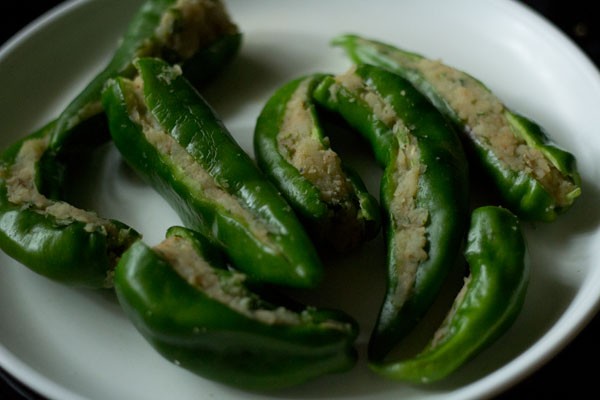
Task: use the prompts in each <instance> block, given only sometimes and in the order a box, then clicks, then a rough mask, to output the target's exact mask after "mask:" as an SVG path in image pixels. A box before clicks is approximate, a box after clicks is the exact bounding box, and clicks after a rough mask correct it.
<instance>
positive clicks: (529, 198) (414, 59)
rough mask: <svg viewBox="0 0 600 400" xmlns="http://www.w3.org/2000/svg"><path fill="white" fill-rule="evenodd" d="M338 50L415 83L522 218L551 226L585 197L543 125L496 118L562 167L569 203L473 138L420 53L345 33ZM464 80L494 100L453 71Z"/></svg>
mask: <svg viewBox="0 0 600 400" xmlns="http://www.w3.org/2000/svg"><path fill="white" fill-rule="evenodd" d="M333 43H334V44H335V45H336V46H339V47H341V48H343V49H344V51H345V52H346V53H347V55H348V56H349V57H350V58H351V59H352V60H353V61H354V62H357V63H367V64H371V65H377V66H380V67H382V68H386V69H389V70H390V71H393V72H395V73H397V74H399V75H401V76H403V77H404V78H406V79H408V80H410V81H411V82H412V83H413V84H414V85H415V86H416V87H417V88H418V89H419V90H420V91H421V92H422V93H423V94H424V95H425V96H427V98H429V100H430V101H431V102H432V103H433V104H434V105H435V106H436V107H437V108H438V110H440V112H442V113H443V114H444V115H445V116H447V117H448V118H449V119H450V120H451V121H452V122H453V123H454V125H455V126H456V127H457V131H459V132H462V133H463V135H462V137H463V140H464V142H465V144H466V147H467V148H468V149H469V150H470V153H472V154H473V155H474V157H472V158H473V161H474V164H475V165H477V166H478V168H481V169H482V170H483V171H485V172H486V173H487V176H488V177H489V178H490V180H491V181H492V182H493V183H494V186H495V187H496V188H497V189H498V191H499V194H500V196H501V197H502V199H503V201H504V202H505V205H506V206H507V207H509V208H510V209H511V210H512V211H513V212H515V213H516V214H517V215H518V216H519V217H520V218H523V219H528V220H536V221H546V222H550V221H553V220H555V219H556V217H557V216H558V215H560V214H562V213H564V212H565V211H567V210H568V209H569V208H570V207H571V206H572V205H573V203H574V202H575V200H576V199H577V198H578V197H579V196H580V194H581V178H580V176H579V172H578V170H577V163H576V159H575V157H574V156H573V154H571V153H569V152H568V151H565V150H563V149H561V148H559V147H558V146H557V145H556V144H554V143H553V142H552V141H551V140H550V138H549V137H548V135H547V134H546V132H545V131H544V130H543V128H542V127H540V126H539V125H538V124H537V123H535V122H533V121H531V120H530V119H528V118H526V117H524V116H522V115H520V114H518V113H516V112H514V111H512V110H510V109H508V108H506V107H505V106H504V105H503V104H502V103H500V105H501V109H499V110H496V111H494V112H495V113H496V114H497V115H496V118H497V119H500V120H503V121H504V124H505V126H507V127H508V129H510V130H511V131H512V132H513V134H514V135H515V136H516V137H518V138H520V139H522V140H523V141H524V142H525V143H526V145H527V146H529V147H530V148H532V149H535V150H538V151H539V152H540V153H541V154H542V155H543V157H545V158H547V160H548V161H549V163H550V164H551V165H552V166H553V167H554V168H556V170H557V173H558V174H560V176H561V179H560V180H561V181H562V182H564V183H563V184H567V185H570V188H569V189H568V192H567V193H566V195H565V196H564V199H563V198H562V196H561V197H558V196H557V195H556V194H555V193H556V191H557V190H558V185H559V184H556V183H553V184H551V185H543V184H542V183H541V181H540V180H539V179H537V178H536V177H534V176H533V175H532V173H530V172H529V171H525V170H519V169H515V168H513V167H511V166H509V165H507V164H506V163H505V162H503V161H501V160H500V158H499V156H498V154H497V153H496V151H495V150H494V149H493V148H490V147H489V146H488V145H487V143H485V140H484V139H482V138H478V137H476V136H475V135H473V134H472V133H471V132H470V131H471V129H472V127H470V126H469V123H468V121H467V120H465V119H464V118H463V117H462V116H461V111H459V110H457V109H456V108H455V107H453V106H452V105H451V104H450V103H449V101H448V100H447V99H446V98H445V97H444V95H442V94H441V93H440V91H439V90H438V89H437V88H436V86H435V85H434V84H432V82H431V81H430V80H429V79H428V77H426V76H425V75H424V74H423V72H422V71H421V70H420V69H419V68H418V67H417V65H418V64H419V63H420V62H421V61H423V60H425V61H426V59H425V58H424V57H423V56H421V55H419V54H416V53H412V52H408V51H405V50H401V49H399V48H397V47H394V46H391V45H389V44H386V43H382V42H378V41H375V40H370V39H367V38H363V37H360V36H357V35H342V36H339V37H337V38H335V39H334V40H333ZM452 70H453V73H454V74H456V75H457V76H460V78H457V79H460V80H463V81H464V82H468V83H469V84H470V85H472V86H478V87H479V88H480V89H481V90H482V91H483V92H486V93H487V94H488V95H491V96H493V94H492V93H491V92H490V91H489V89H488V88H486V87H485V86H484V84H483V83H481V82H479V81H478V80H476V79H475V78H473V77H472V76H470V75H468V74H466V73H464V72H461V71H458V70H456V69H452Z"/></svg>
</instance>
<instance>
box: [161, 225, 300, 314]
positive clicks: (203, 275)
mask: <svg viewBox="0 0 600 400" xmlns="http://www.w3.org/2000/svg"><path fill="white" fill-rule="evenodd" d="M154 250H155V251H156V252H157V254H159V255H160V257H161V258H163V259H165V260H166V261H167V262H168V263H169V264H170V265H171V266H172V267H173V268H174V269H175V271H176V272H177V273H178V274H179V275H180V276H181V277H182V278H183V279H185V280H186V281H187V282H188V283H189V284H191V285H192V286H194V287H196V288H197V289H198V290H200V291H201V292H202V293H204V294H206V295H207V296H208V297H210V298H211V299H213V300H215V301H218V302H220V303H222V304H225V305H227V306H229V307H231V308H232V309H233V310H235V311H237V312H238V313H240V314H242V315H245V316H247V317H249V318H252V319H256V320H258V321H261V322H263V323H266V324H271V325H272V324H284V325H297V324H299V323H300V322H301V317H300V315H299V314H297V313H294V312H292V311H290V310H287V309H286V308H284V307H278V308H276V309H273V310H265V309H260V308H258V309H257V308H254V307H253V304H254V303H255V302H254V301H253V299H252V298H250V297H249V296H250V295H251V294H250V293H248V292H247V291H246V289H245V288H244V287H243V286H242V285H241V283H242V282H243V281H244V279H245V276H244V275H243V274H240V273H233V272H232V273H231V275H230V277H227V278H222V277H220V276H219V275H218V274H217V272H216V271H215V269H214V268H213V267H211V266H210V265H209V264H208V263H207V261H206V260H205V259H204V258H202V257H201V256H200V255H199V254H198V253H197V252H196V250H195V249H194V248H193V246H192V245H191V244H190V243H189V241H188V240H186V239H183V238H180V237H177V236H173V237H169V238H167V239H165V240H164V241H163V242H161V243H160V244H158V245H157V246H155V247H154ZM223 279H227V280H228V281H227V282H223Z"/></svg>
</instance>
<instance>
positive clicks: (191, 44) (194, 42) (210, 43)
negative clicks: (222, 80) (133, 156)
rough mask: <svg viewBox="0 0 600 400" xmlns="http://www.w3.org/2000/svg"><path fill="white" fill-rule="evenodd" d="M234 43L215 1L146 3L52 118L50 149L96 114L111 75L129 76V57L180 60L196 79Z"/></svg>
mask: <svg viewBox="0 0 600 400" xmlns="http://www.w3.org/2000/svg"><path fill="white" fill-rule="evenodd" d="M240 41H241V35H240V34H239V33H238V30H237V27H236V25H235V24H233V23H232V22H231V21H230V18H229V16H228V15H227V13H226V10H225V8H224V6H223V4H222V2H221V1H220V0H206V1H193V0H148V1H146V2H145V3H144V4H143V5H142V6H141V7H140V9H139V11H138V12H137V13H136V15H135V16H134V17H133V18H132V20H131V22H130V23H129V26H128V28H127V31H126V32H125V34H124V36H123V39H122V41H121V44H120V45H119V47H118V48H117V50H116V51H115V53H114V55H113V57H112V59H111V60H110V62H109V63H108V65H107V66H106V67H105V68H104V70H102V71H101V72H100V73H99V74H98V75H97V76H96V77H95V78H94V79H93V80H92V81H91V82H90V83H89V84H88V85H87V86H86V87H85V88H84V89H83V91H82V92H81V93H80V94H79V95H78V96H77V97H75V99H73V100H72V101H71V103H69V104H68V105H67V107H66V108H65V109H64V110H63V111H62V113H61V114H60V116H59V117H58V120H57V122H56V126H55V128H54V132H53V133H52V136H51V140H50V146H49V147H50V150H51V151H52V152H53V153H58V152H60V149H61V147H62V146H63V145H64V143H65V142H66V140H67V137H68V136H70V135H72V133H73V128H74V127H76V126H77V125H78V124H80V123H81V122H83V121H85V120H86V119H88V118H90V117H92V116H94V115H96V114H98V113H101V112H102V105H101V99H100V98H101V95H102V89H103V87H104V84H105V83H106V81H107V80H108V79H110V78H113V77H115V76H120V75H123V76H129V77H130V76H132V75H133V74H134V73H135V69H134V68H133V65H132V62H133V60H134V59H135V58H137V57H143V56H147V57H161V58H164V59H165V60H167V61H168V62H170V63H173V64H175V63H181V64H182V69H183V70H184V71H185V73H187V74H189V76H190V78H194V79H195V80H196V82H197V83H199V82H201V81H203V80H205V79H208V78H209V77H210V76H212V74H214V73H216V72H217V71H218V70H219V69H221V68H222V67H223V65H224V64H225V63H227V62H228V61H229V60H230V59H231V58H232V57H233V56H234V55H235V54H236V53H237V51H238V48H239V45H240ZM78 132H80V133H81V134H84V135H85V132H82V131H81V130H78Z"/></svg>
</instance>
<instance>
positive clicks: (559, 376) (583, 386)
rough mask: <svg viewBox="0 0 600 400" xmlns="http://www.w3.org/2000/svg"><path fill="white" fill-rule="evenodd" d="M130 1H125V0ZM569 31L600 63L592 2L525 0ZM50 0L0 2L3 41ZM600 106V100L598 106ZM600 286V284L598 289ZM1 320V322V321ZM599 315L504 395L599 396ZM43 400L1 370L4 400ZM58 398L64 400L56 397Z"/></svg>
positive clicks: (0, 399)
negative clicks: (554, 354) (565, 345)
mask: <svg viewBox="0 0 600 400" xmlns="http://www.w3.org/2000/svg"><path fill="white" fill-rule="evenodd" d="M124 1H126V0H124ZM520 2H521V3H524V4H526V5H528V6H529V7H531V8H533V9H534V10H536V11H537V12H539V13H540V14H542V15H543V16H545V17H546V18H547V19H548V20H549V21H550V22H551V23H553V24H554V25H555V26H557V27H558V28H559V29H561V30H562V31H563V32H564V33H566V34H567V35H568V36H569V37H570V38H571V39H572V40H573V41H574V42H575V43H576V44H577V45H578V46H580V48H581V49H582V50H583V51H584V52H585V53H586V54H587V55H588V56H589V57H590V59H591V60H592V61H593V62H594V63H595V64H596V65H597V66H600V33H599V31H600V14H598V13H596V12H594V10H593V8H594V5H595V4H596V2H595V1H590V0H569V1H565V0H521V1H520ZM59 3H61V1H58V0H49V1H23V0H21V1H19V0H17V1H16V2H15V1H5V0H3V1H2V3H1V5H0V16H2V23H1V24H0V45H2V44H3V43H4V42H5V41H6V40H7V39H9V38H10V37H11V36H12V35H14V34H15V33H16V32H18V31H19V30H20V29H22V28H23V27H24V26H25V25H27V24H28V23H29V22H31V21H32V20H34V19H35V18H37V17H38V16H39V15H41V14H43V13H44V12H46V11H47V10H49V9H50V8H52V7H53V6H55V5H57V4H59ZM599 109H600V104H599ZM599 290H600V288H599ZM0 323H3V322H0ZM599 341H600V316H596V317H595V318H594V319H593V320H592V321H591V322H590V323H589V325H588V326H587V327H586V328H585V329H584V330H583V331H582V332H581V333H580V334H579V335H578V336H577V337H576V338H575V340H574V341H572V342H571V343H570V344H569V345H567V347H566V348H565V349H564V350H563V351H561V352H560V353H559V354H558V355H557V356H556V357H554V358H553V359H552V360H550V361H549V362H548V363H547V364H546V365H545V366H543V367H542V368H540V369H539V370H537V371H536V372H535V373H534V374H533V375H531V376H529V377H527V378H525V379H524V380H523V381H521V382H520V383H518V384H517V385H516V386H514V387H512V388H510V389H509V390H507V391H506V392H505V393H503V394H502V395H500V396H499V397H498V398H497V399H498V400H505V399H506V400H507V399H525V398H527V399H534V398H535V399H555V398H568V399H588V398H600V395H599V392H600V380H599V381H596V379H599V378H600V377H599V375H600V367H599V366H598V363H599V360H600V345H599V344H598V342H599ZM12 399H15V400H20V399H42V397H40V396H38V395H37V394H35V393H33V392H31V391H30V390H29V389H27V388H26V387H25V386H23V385H22V384H20V383H19V382H17V381H16V380H14V379H13V378H12V377H11V376H10V375H9V374H7V373H6V371H2V370H1V369H0V400H12ZM57 400H60V399H57Z"/></svg>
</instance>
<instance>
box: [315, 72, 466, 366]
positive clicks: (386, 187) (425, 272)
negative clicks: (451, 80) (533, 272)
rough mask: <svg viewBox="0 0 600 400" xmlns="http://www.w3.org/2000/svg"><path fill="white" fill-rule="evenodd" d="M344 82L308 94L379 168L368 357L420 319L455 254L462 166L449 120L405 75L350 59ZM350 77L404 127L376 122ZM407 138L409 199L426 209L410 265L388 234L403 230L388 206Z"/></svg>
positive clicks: (462, 223) (462, 201) (460, 226)
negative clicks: (376, 291)
mask: <svg viewBox="0 0 600 400" xmlns="http://www.w3.org/2000/svg"><path fill="white" fill-rule="evenodd" d="M346 79H348V78H346ZM350 81H351V82H352V83H350V86H349V87H346V86H344V85H342V84H340V83H339V80H338V79H336V78H326V79H325V80H323V82H322V83H321V84H320V85H319V86H318V87H317V88H316V90H315V91H314V92H313V96H314V98H315V99H316V101H317V102H318V103H319V104H321V105H322V106H324V107H326V108H328V109H330V110H332V111H335V112H338V113H339V114H340V115H341V116H342V117H343V118H344V119H345V120H346V121H347V122H348V123H349V124H350V125H351V126H352V127H354V128H355V129H356V130H357V131H358V132H359V133H361V134H362V136H363V137H364V138H365V139H366V140H367V141H368V142H369V143H370V145H371V147H372V150H373V153H374V155H375V158H376V160H377V161H378V162H379V164H380V165H381V166H382V167H383V168H384V174H383V177H382V180H381V195H380V200H381V203H382V206H383V208H384V210H385V218H386V219H385V221H384V224H385V225H384V233H385V236H386V242H387V263H388V287H387V293H386V296H385V299H384V301H383V304H382V307H381V310H380V313H379V317H378V320H377V323H376V327H375V329H374V331H373V333H372V335H371V340H370V343H369V358H370V359H372V360H379V359H382V358H383V357H384V356H385V355H386V354H387V353H388V352H389V351H390V350H391V349H392V347H394V346H395V345H396V344H397V343H398V342H399V341H400V340H401V339H402V338H403V337H404V336H405V335H406V334H407V333H408V332H409V331H410V330H411V329H412V328H413V327H414V326H415V325H416V324H417V322H418V321H419V320H420V319H421V318H422V316H423V314H424V313H425V312H426V311H427V309H428V308H429V307H430V305H431V303H432V302H433V300H434V299H435V297H436V295H437V294H438V292H439V289H440V287H441V285H442V283H443V282H444V280H445V277H446V276H447V273H448V271H449V270H450V269H451V268H452V266H453V265H454V264H455V263H456V261H457V259H458V258H459V256H460V248H461V245H462V241H463V238H464V233H465V231H466V224H467V220H468V200H469V196H468V190H469V189H468V166H467V163H466V157H465V155H464V152H463V149H462V147H461V143H460V140H459V139H458V137H457V136H456V134H455V132H454V130H453V129H452V127H451V126H450V125H449V124H448V123H447V121H446V120H445V119H444V117H443V116H442V115H441V114H440V113H439V112H438V111H437V110H436V109H435V108H434V107H433V106H432V105H431V104H430V103H429V102H428V101H427V99H426V98H425V97H424V96H422V95H421V94H420V93H418V92H417V91H416V90H415V89H414V88H413V86H412V85H411V84H410V82H408V81H407V80H405V79H403V78H401V77H400V76H398V75H396V74H393V73H391V72H388V71H385V70H383V69H381V68H378V67H373V66H369V65H360V66H357V67H356V70H355V71H354V72H353V73H352V76H351V78H350ZM356 82H363V84H364V85H366V87H367V88H368V89H367V90H366V92H369V95H368V96H371V95H372V94H377V95H378V96H379V97H380V98H382V99H387V100H386V101H387V102H388V103H387V106H386V107H383V108H387V109H393V110H394V113H395V114H396V116H397V118H398V119H399V120H400V121H401V122H402V124H403V125H404V126H405V127H406V128H407V130H402V129H400V130H398V131H395V130H394V129H392V128H390V126H389V124H386V123H383V120H382V118H380V117H379V116H378V115H377V113H376V112H375V111H374V107H373V106H372V105H370V104H369V103H368V102H367V101H365V93H366V92H365V91H364V89H355V87H356V86H357V84H356ZM409 140H414V141H415V142H416V147H417V148H418V151H419V160H418V163H419V164H420V173H419V177H418V184H417V188H416V193H415V195H414V203H415V207H416V208H418V209H420V210H424V211H425V212H426V215H427V217H426V220H425V222H424V223H423V226H422V227H419V229H424V238H425V240H426V243H425V245H424V247H423V251H425V252H426V258H425V259H421V260H420V261H419V262H418V265H417V266H416V270H414V271H413V272H410V271H409V270H408V268H409V267H408V266H407V265H410V259H411V256H410V254H408V253H404V254H405V255H402V254H401V253H399V251H400V250H399V249H401V248H402V246H404V245H405V244H406V242H405V241H397V240H396V239H395V238H396V237H397V235H399V234H403V232H408V230H406V229H404V228H402V227H403V225H402V224H404V221H402V222H399V221H401V220H402V218H403V216H402V215H399V216H394V213H393V210H394V208H396V207H398V204H399V203H402V201H404V200H406V199H404V198H401V199H398V196H397V195H396V193H397V191H398V190H402V186H403V185H402V184H401V182H400V180H399V178H398V175H397V161H396V160H397V159H398V158H399V157H398V156H399V154H398V153H399V151H400V150H401V146H402V147H403V148H405V147H404V143H406V142H407V141H409ZM402 151H405V150H402ZM409 223H410V222H409ZM411 268H412V267H411ZM407 277H408V278H407ZM406 282H409V284H408V285H409V287H407V288H404V289H403V290H404V292H403V293H404V294H403V295H402V294H401V296H403V297H400V299H398V293H399V290H402V289H401V287H402V286H404V285H407V283H406Z"/></svg>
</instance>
